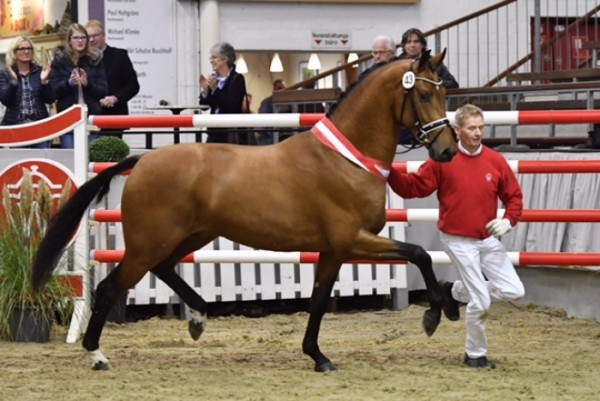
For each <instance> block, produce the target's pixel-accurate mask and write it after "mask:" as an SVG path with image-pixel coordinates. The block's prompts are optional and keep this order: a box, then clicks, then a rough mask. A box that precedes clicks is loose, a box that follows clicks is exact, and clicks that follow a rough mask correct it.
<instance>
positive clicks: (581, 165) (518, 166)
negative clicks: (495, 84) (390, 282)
mask: <svg viewBox="0 0 600 401" xmlns="http://www.w3.org/2000/svg"><path fill="white" fill-rule="evenodd" d="M423 163H424V161H422V160H420V161H403V162H394V163H393V166H394V168H395V169H397V170H399V171H400V172H402V173H414V172H416V171H417V170H418V169H419V167H421V165H422V164H423ZM508 164H509V165H510V167H511V169H512V171H513V172H514V173H515V174H541V173H546V174H566V173H573V174H575V173H600V160H508ZM114 165H115V163H112V162H102V163H89V165H88V172H90V173H100V172H102V171H103V170H105V169H107V168H109V167H111V166H114Z"/></svg>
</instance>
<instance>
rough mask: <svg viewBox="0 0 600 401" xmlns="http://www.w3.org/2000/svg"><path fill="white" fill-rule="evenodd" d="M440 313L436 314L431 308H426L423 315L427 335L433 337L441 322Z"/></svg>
mask: <svg viewBox="0 0 600 401" xmlns="http://www.w3.org/2000/svg"><path fill="white" fill-rule="evenodd" d="M440 317H441V316H440V314H434V313H433V312H432V311H431V310H426V311H425V314H424V315H423V330H425V334H427V337H431V336H432V335H433V333H435V330H436V329H437V327H438V325H439V324H440Z"/></svg>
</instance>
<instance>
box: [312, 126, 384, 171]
mask: <svg viewBox="0 0 600 401" xmlns="http://www.w3.org/2000/svg"><path fill="white" fill-rule="evenodd" d="M311 131H312V133H313V134H315V136H316V137H317V138H318V139H319V141H321V143H323V145H325V146H327V147H328V148H330V149H332V150H334V151H336V152H338V153H339V154H341V155H342V156H344V157H345V158H346V159H348V160H349V161H351V162H352V163H354V164H356V165H357V166H359V167H361V168H363V169H365V170H367V171H368V172H370V173H371V174H374V175H375V176H377V177H379V178H381V179H382V180H384V181H386V180H387V178H388V176H389V175H390V170H391V168H392V166H391V164H390V163H386V162H383V161H380V160H375V159H371V158H370V157H367V156H365V155H363V154H362V153H361V152H360V150H358V149H356V147H354V145H353V144H352V142H350V141H349V140H348V139H347V138H346V137H345V136H344V135H342V133H341V132H340V131H339V130H338V129H337V128H336V127H335V125H333V123H332V122H331V120H329V119H328V118H327V117H324V118H323V119H321V120H320V121H319V122H318V123H316V124H315V125H314V126H313V127H312V129H311Z"/></svg>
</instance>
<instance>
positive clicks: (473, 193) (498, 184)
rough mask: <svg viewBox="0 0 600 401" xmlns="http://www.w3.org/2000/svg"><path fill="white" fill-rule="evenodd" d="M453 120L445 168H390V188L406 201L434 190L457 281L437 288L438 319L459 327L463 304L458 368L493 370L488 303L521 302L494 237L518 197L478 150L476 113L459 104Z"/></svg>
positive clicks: (509, 175)
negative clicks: (453, 146) (453, 145)
mask: <svg viewBox="0 0 600 401" xmlns="http://www.w3.org/2000/svg"><path fill="white" fill-rule="evenodd" d="M455 119H456V125H455V129H456V132H457V134H458V137H459V142H458V149H459V152H458V153H457V154H456V156H454V159H452V161H451V162H448V163H438V162H435V161H433V160H431V159H430V160H427V161H426V162H425V163H424V164H423V165H422V166H421V167H420V168H419V170H418V171H417V172H416V173H410V174H404V173H402V172H401V171H400V170H395V169H392V171H391V174H390V178H389V183H390V186H391V187H392V189H393V190H394V192H396V193H397V194H398V195H400V196H402V197H404V198H415V197H425V196H428V195H430V194H432V193H433V192H434V191H436V190H437V197H438V200H439V202H440V206H439V210H440V216H439V220H438V228H439V230H440V231H441V239H442V245H443V247H444V250H445V251H446V253H447V254H448V256H450V260H451V261H452V262H453V263H454V265H456V266H457V267H458V271H459V274H460V278H461V279H460V280H458V281H455V282H454V283H450V282H445V281H442V282H440V284H441V286H442V292H443V295H444V314H445V315H446V317H447V318H449V319H450V320H458V318H459V307H458V303H457V301H456V300H458V301H460V302H465V303H467V311H466V326H467V339H466V344H465V355H464V360H463V362H464V364H465V365H466V366H468V367H471V368H482V367H488V366H489V367H491V368H494V367H495V365H494V364H493V362H490V361H489V360H488V358H487V351H488V345H487V336H486V332H485V329H486V322H487V316H488V313H489V309H490V304H491V302H492V300H493V301H497V300H516V299H518V298H521V297H523V296H524V295H525V289H524V287H523V284H522V283H521V280H520V279H519V276H518V275H517V273H516V272H515V268H514V266H513V265H512V263H511V261H510V259H509V258H508V255H507V253H506V249H505V248H504V245H502V243H501V242H500V241H499V240H498V239H497V238H496V237H500V236H502V235H503V234H505V233H506V232H508V231H510V229H511V228H512V227H513V226H514V225H515V224H517V222H518V221H519V218H520V217H521V213H522V210H523V195H522V193H521V188H520V187H519V183H518V182H517V179H516V178H515V175H514V174H513V172H512V170H511V169H510V167H509V165H508V163H507V162H506V159H504V157H502V155H500V154H499V153H497V152H496V151H494V150H492V149H490V148H488V147H485V146H483V145H482V144H481V140H482V138H483V128H484V125H483V112H482V111H481V109H480V108H478V107H476V106H473V105H470V104H469V105H465V106H463V107H461V108H459V109H458V110H457V111H456V115H455ZM498 199H500V200H501V201H502V203H503V204H504V206H505V212H504V216H503V218H497V211H498Z"/></svg>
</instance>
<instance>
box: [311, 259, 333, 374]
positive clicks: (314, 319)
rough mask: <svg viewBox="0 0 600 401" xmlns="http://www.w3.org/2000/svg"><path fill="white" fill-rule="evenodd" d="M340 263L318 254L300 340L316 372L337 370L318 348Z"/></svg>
mask: <svg viewBox="0 0 600 401" xmlns="http://www.w3.org/2000/svg"><path fill="white" fill-rule="evenodd" d="M341 265H342V263H341V261H339V260H336V259H335V258H333V257H332V256H331V255H329V254H323V253H322V254H321V255H320V256H319V263H318V265H317V270H316V273H315V284H314V287H313V291H312V295H311V298H310V316H309V318H308V325H307V327H306V333H305V334H304V340H303V341H302V351H304V353H305V354H307V355H308V356H310V357H311V358H312V359H313V360H314V361H315V371H316V372H330V371H334V370H337V368H336V367H335V365H334V364H333V363H332V362H331V361H330V360H329V358H327V357H326V356H325V355H323V353H322V352H321V350H320V349H319V330H320V328H321V321H322V320H323V315H324V314H325V311H326V310H327V306H328V304H329V299H330V298H331V291H332V289H333V284H334V282H335V279H336V277H337V275H338V272H339V270H340V266H341Z"/></svg>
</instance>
